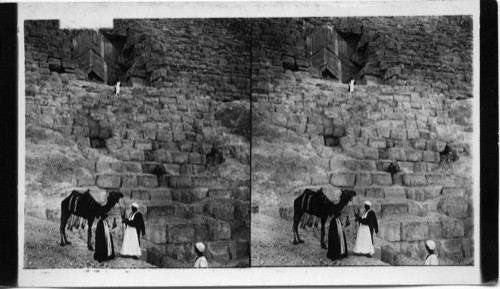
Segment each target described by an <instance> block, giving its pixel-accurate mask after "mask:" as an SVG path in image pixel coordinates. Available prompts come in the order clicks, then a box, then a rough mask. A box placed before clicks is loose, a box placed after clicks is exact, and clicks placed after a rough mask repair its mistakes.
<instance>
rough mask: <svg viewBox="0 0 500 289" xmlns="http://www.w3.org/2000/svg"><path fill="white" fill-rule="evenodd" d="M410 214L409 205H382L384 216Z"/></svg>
mask: <svg viewBox="0 0 500 289" xmlns="http://www.w3.org/2000/svg"><path fill="white" fill-rule="evenodd" d="M405 213H408V205H407V204H403V203H399V204H398V203H395V204H394V203H393V204H382V215H384V216H389V215H398V214H405Z"/></svg>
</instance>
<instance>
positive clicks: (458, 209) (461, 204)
mask: <svg viewBox="0 0 500 289" xmlns="http://www.w3.org/2000/svg"><path fill="white" fill-rule="evenodd" d="M438 208H439V210H441V211H442V212H443V213H444V214H445V215H447V216H450V217H453V218H467V217H468V216H469V212H468V209H469V202H468V200H467V199H466V198H462V197H447V198H444V199H441V200H440V201H439V204H438Z"/></svg>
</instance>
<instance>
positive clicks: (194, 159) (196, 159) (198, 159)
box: [188, 153, 206, 165]
mask: <svg viewBox="0 0 500 289" xmlns="http://www.w3.org/2000/svg"><path fill="white" fill-rule="evenodd" d="M188 162H189V163H190V164H195V165H205V163H206V159H205V155H202V154H197V153H190V154H189V156H188Z"/></svg>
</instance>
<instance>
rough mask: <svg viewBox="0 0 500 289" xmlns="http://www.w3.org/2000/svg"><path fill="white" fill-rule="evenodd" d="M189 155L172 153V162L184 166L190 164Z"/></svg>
mask: <svg viewBox="0 0 500 289" xmlns="http://www.w3.org/2000/svg"><path fill="white" fill-rule="evenodd" d="M188 159H189V153H186V152H174V153H172V162H173V163H174V164H183V163H186V162H188Z"/></svg>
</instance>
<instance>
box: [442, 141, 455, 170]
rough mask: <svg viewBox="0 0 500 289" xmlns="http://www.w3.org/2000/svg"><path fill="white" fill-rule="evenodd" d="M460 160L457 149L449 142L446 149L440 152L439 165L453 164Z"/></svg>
mask: <svg viewBox="0 0 500 289" xmlns="http://www.w3.org/2000/svg"><path fill="white" fill-rule="evenodd" d="M457 160H458V154H457V151H456V150H454V149H453V148H452V147H451V146H450V145H449V144H446V146H445V147H444V150H443V151H442V152H440V153H439V165H442V164H443V163H445V164H451V163H453V162H456V161H457Z"/></svg>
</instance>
